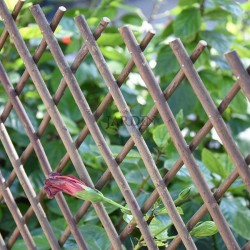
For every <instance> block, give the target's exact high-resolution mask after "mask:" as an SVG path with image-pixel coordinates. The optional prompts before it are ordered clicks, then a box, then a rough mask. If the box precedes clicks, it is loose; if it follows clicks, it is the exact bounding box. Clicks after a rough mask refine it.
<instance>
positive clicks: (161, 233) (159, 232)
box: [149, 217, 172, 241]
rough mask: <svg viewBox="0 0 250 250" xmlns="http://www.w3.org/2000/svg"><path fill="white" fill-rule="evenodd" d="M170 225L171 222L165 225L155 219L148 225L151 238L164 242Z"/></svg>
mask: <svg viewBox="0 0 250 250" xmlns="http://www.w3.org/2000/svg"><path fill="white" fill-rule="evenodd" d="M171 225H172V222H170V223H168V224H165V223H163V221H161V220H159V219H157V218H156V217H154V218H153V220H152V221H151V222H150V224H149V230H150V232H151V233H152V235H153V237H154V238H156V239H158V240H164V241H165V240H166V239H167V238H168V230H167V229H168V228H169V227H170V226H171Z"/></svg>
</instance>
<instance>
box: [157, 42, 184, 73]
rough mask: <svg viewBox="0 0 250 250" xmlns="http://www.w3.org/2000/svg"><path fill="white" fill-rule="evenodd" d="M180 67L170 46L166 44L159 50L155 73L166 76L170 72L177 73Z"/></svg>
mask: <svg viewBox="0 0 250 250" xmlns="http://www.w3.org/2000/svg"><path fill="white" fill-rule="evenodd" d="M179 68H180V64H179V63H178V61H177V59H176V57H175V55H174V53H173V51H172V50H171V48H170V47H169V46H164V47H163V48H161V49H160V50H159V52H158V56H157V59H156V67H155V73H156V74H157V75H159V76H165V75H167V74H169V73H176V71H178V69H179Z"/></svg>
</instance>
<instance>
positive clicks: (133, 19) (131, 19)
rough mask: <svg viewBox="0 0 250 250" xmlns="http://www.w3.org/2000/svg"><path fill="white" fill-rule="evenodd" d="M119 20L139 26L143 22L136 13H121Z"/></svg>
mask: <svg viewBox="0 0 250 250" xmlns="http://www.w3.org/2000/svg"><path fill="white" fill-rule="evenodd" d="M121 21H123V22H124V23H126V24H133V25H136V26H141V25H142V22H143V20H142V18H141V17H140V16H139V15H138V14H136V13H129V14H126V15H123V16H122V17H121Z"/></svg>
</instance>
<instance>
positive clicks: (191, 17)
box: [173, 8, 201, 42]
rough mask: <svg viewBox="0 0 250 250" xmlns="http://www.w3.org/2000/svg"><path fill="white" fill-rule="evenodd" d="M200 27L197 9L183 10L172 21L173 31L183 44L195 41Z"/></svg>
mask: <svg viewBox="0 0 250 250" xmlns="http://www.w3.org/2000/svg"><path fill="white" fill-rule="evenodd" d="M200 25H201V16H200V11H199V9H197V8H188V9H184V10H183V11H182V12H181V13H180V14H179V15H178V16H177V17H176V19H175V20H174V23H173V29H174V33H175V35H176V36H177V37H180V38H181V39H182V40H184V41H185V42H191V41H193V40H194V39H195V36H196V34H197V33H198V31H199V29H200Z"/></svg>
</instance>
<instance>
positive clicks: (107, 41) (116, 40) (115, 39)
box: [97, 33, 124, 46]
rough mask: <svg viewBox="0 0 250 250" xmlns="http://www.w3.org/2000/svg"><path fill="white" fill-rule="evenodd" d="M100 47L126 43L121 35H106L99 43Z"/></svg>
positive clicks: (103, 35) (102, 36)
mask: <svg viewBox="0 0 250 250" xmlns="http://www.w3.org/2000/svg"><path fill="white" fill-rule="evenodd" d="M97 43H98V45H99V46H112V45H113V46H118V45H124V41H123V40H122V37H121V35H120V34H119V33H104V34H102V35H101V37H100V38H99V39H98V41H97Z"/></svg>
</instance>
